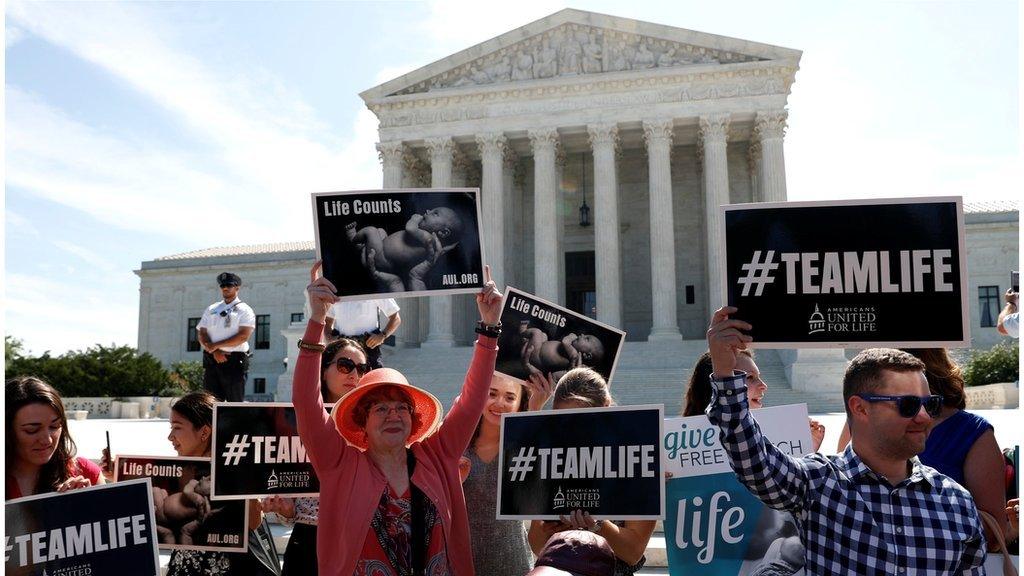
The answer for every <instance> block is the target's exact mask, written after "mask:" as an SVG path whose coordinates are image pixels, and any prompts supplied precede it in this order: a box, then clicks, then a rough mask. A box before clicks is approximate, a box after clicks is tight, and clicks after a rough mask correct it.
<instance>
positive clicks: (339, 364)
mask: <svg viewBox="0 0 1024 576" xmlns="http://www.w3.org/2000/svg"><path fill="white" fill-rule="evenodd" d="M334 366H335V367H336V368H337V369H338V372H341V373H342V374H351V373H352V371H353V370H355V371H356V372H357V373H358V374H359V375H360V376H362V375H363V374H366V373H367V372H369V371H370V365H369V364H366V363H363V364H356V363H355V362H353V361H352V360H350V359H348V358H345V357H341V358H338V359H337V360H335V361H334Z"/></svg>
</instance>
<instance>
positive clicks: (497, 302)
mask: <svg viewBox="0 0 1024 576" xmlns="http://www.w3.org/2000/svg"><path fill="white" fill-rule="evenodd" d="M476 307H477V309H479V310H480V321H481V322H483V323H484V324H487V325H488V326H495V325H497V324H498V321H499V320H500V319H501V292H499V291H498V286H497V285H495V284H494V280H491V267H490V266H484V287H483V288H481V289H480V293H479V294H477V295H476Z"/></svg>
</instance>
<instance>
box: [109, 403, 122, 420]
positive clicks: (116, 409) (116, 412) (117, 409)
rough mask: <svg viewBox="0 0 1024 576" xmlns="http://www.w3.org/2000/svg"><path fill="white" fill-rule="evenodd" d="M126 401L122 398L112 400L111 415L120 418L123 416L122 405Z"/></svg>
mask: <svg viewBox="0 0 1024 576" xmlns="http://www.w3.org/2000/svg"><path fill="white" fill-rule="evenodd" d="M122 405H124V402H123V401H121V400H111V402H110V417H111V418H120V417H121V406H122Z"/></svg>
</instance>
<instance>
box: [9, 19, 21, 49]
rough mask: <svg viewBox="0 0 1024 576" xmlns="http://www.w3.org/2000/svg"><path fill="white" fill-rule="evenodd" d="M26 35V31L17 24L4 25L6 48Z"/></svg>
mask: <svg viewBox="0 0 1024 576" xmlns="http://www.w3.org/2000/svg"><path fill="white" fill-rule="evenodd" d="M24 37H25V32H24V31H23V30H22V29H21V28H18V27H17V26H11V25H10V24H7V25H6V26H4V42H5V47H6V48H10V47H11V46H14V45H15V44H17V43H18V42H20V41H21V39H22V38H24Z"/></svg>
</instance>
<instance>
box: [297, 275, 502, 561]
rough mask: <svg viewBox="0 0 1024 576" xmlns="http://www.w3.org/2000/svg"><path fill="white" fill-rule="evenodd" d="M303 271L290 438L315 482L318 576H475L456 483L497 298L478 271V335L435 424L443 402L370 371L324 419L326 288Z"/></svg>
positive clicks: (477, 409)
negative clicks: (457, 388)
mask: <svg viewBox="0 0 1024 576" xmlns="http://www.w3.org/2000/svg"><path fill="white" fill-rule="evenodd" d="M319 268H320V263H319V262H318V263H317V264H315V265H314V267H313V270H312V271H311V272H310V276H311V280H312V282H311V283H310V285H309V287H308V288H307V292H308V293H309V302H310V306H311V307H312V315H311V317H310V320H309V324H308V325H307V326H306V333H305V335H304V336H303V337H302V340H301V341H300V342H299V347H300V348H301V349H302V350H301V351H300V352H299V359H298V362H297V363H296V366H295V384H294V388H293V392H292V402H293V404H294V405H295V413H296V415H297V417H298V428H299V435H300V436H301V437H302V442H303V444H305V446H306V451H307V454H308V455H309V458H310V461H311V462H312V463H313V467H314V468H315V469H316V472H317V476H318V477H319V479H320V518H319V524H320V526H319V531H318V533H317V555H318V565H319V569H320V574H321V576H325V575H338V576H353V575H355V576H369V575H371V574H372V575H374V576H381V575H387V576H392V575H393V576H405V575H408V574H414V575H420V574H429V575H430V576H443V575H448V576H465V575H469V576H472V575H473V559H472V555H471V553H470V544H469V521H468V518H467V514H466V503H465V499H464V498H463V495H462V484H461V482H460V478H459V467H458V462H459V458H460V457H461V456H462V454H463V452H465V450H466V447H467V446H468V444H469V440H470V438H471V437H472V435H473V430H474V428H475V426H476V423H477V420H478V419H479V418H480V413H481V412H482V411H483V408H484V404H485V403H486V401H487V387H488V384H489V383H490V381H491V375H492V374H493V372H494V360H495V356H496V354H497V335H498V333H499V332H500V324H499V318H500V315H501V293H500V292H498V290H497V288H496V287H495V285H494V282H492V281H491V280H490V269H489V268H487V269H485V271H484V277H485V280H486V284H485V285H484V288H483V289H482V290H481V291H480V293H479V294H478V295H477V298H476V300H477V307H478V308H479V310H480V325H479V327H478V328H477V332H478V333H479V334H480V337H479V338H478V339H477V343H476V351H475V353H474V355H473V360H472V363H471V364H470V367H469V372H468V373H467V374H466V381H465V384H464V385H463V389H462V395H461V397H460V398H459V399H458V400H456V401H455V403H454V404H453V405H452V408H451V410H450V411H449V412H448V416H447V417H446V418H445V419H444V423H443V424H442V423H441V403H440V402H438V400H437V398H435V397H434V396H433V395H432V394H430V393H429V392H427V391H425V390H422V389H420V388H416V387H415V386H412V385H411V384H409V382H408V381H407V380H406V379H405V377H404V376H403V375H402V374H401V373H400V372H398V371H397V370H392V369H388V368H380V369H377V370H372V371H370V372H369V373H367V374H366V375H365V376H363V377H362V378H361V379H360V382H359V386H358V387H357V388H356V389H355V390H353V391H352V392H350V393H349V394H348V395H346V396H345V397H344V398H343V399H342V400H341V401H340V402H339V403H338V404H337V405H336V407H335V409H334V410H333V411H332V413H331V415H328V414H327V411H326V410H324V405H323V400H322V399H321V395H320V384H319V381H320V374H319V367H320V352H321V351H322V350H323V346H322V345H321V344H320V341H321V338H322V336H323V329H324V325H323V322H324V318H325V317H326V315H327V310H328V308H330V306H331V304H333V303H334V302H336V301H337V297H336V296H335V295H334V294H335V292H336V290H335V288H334V286H333V285H332V284H331V282H330V281H328V280H327V279H326V278H318V277H317V276H318V271H319Z"/></svg>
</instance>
